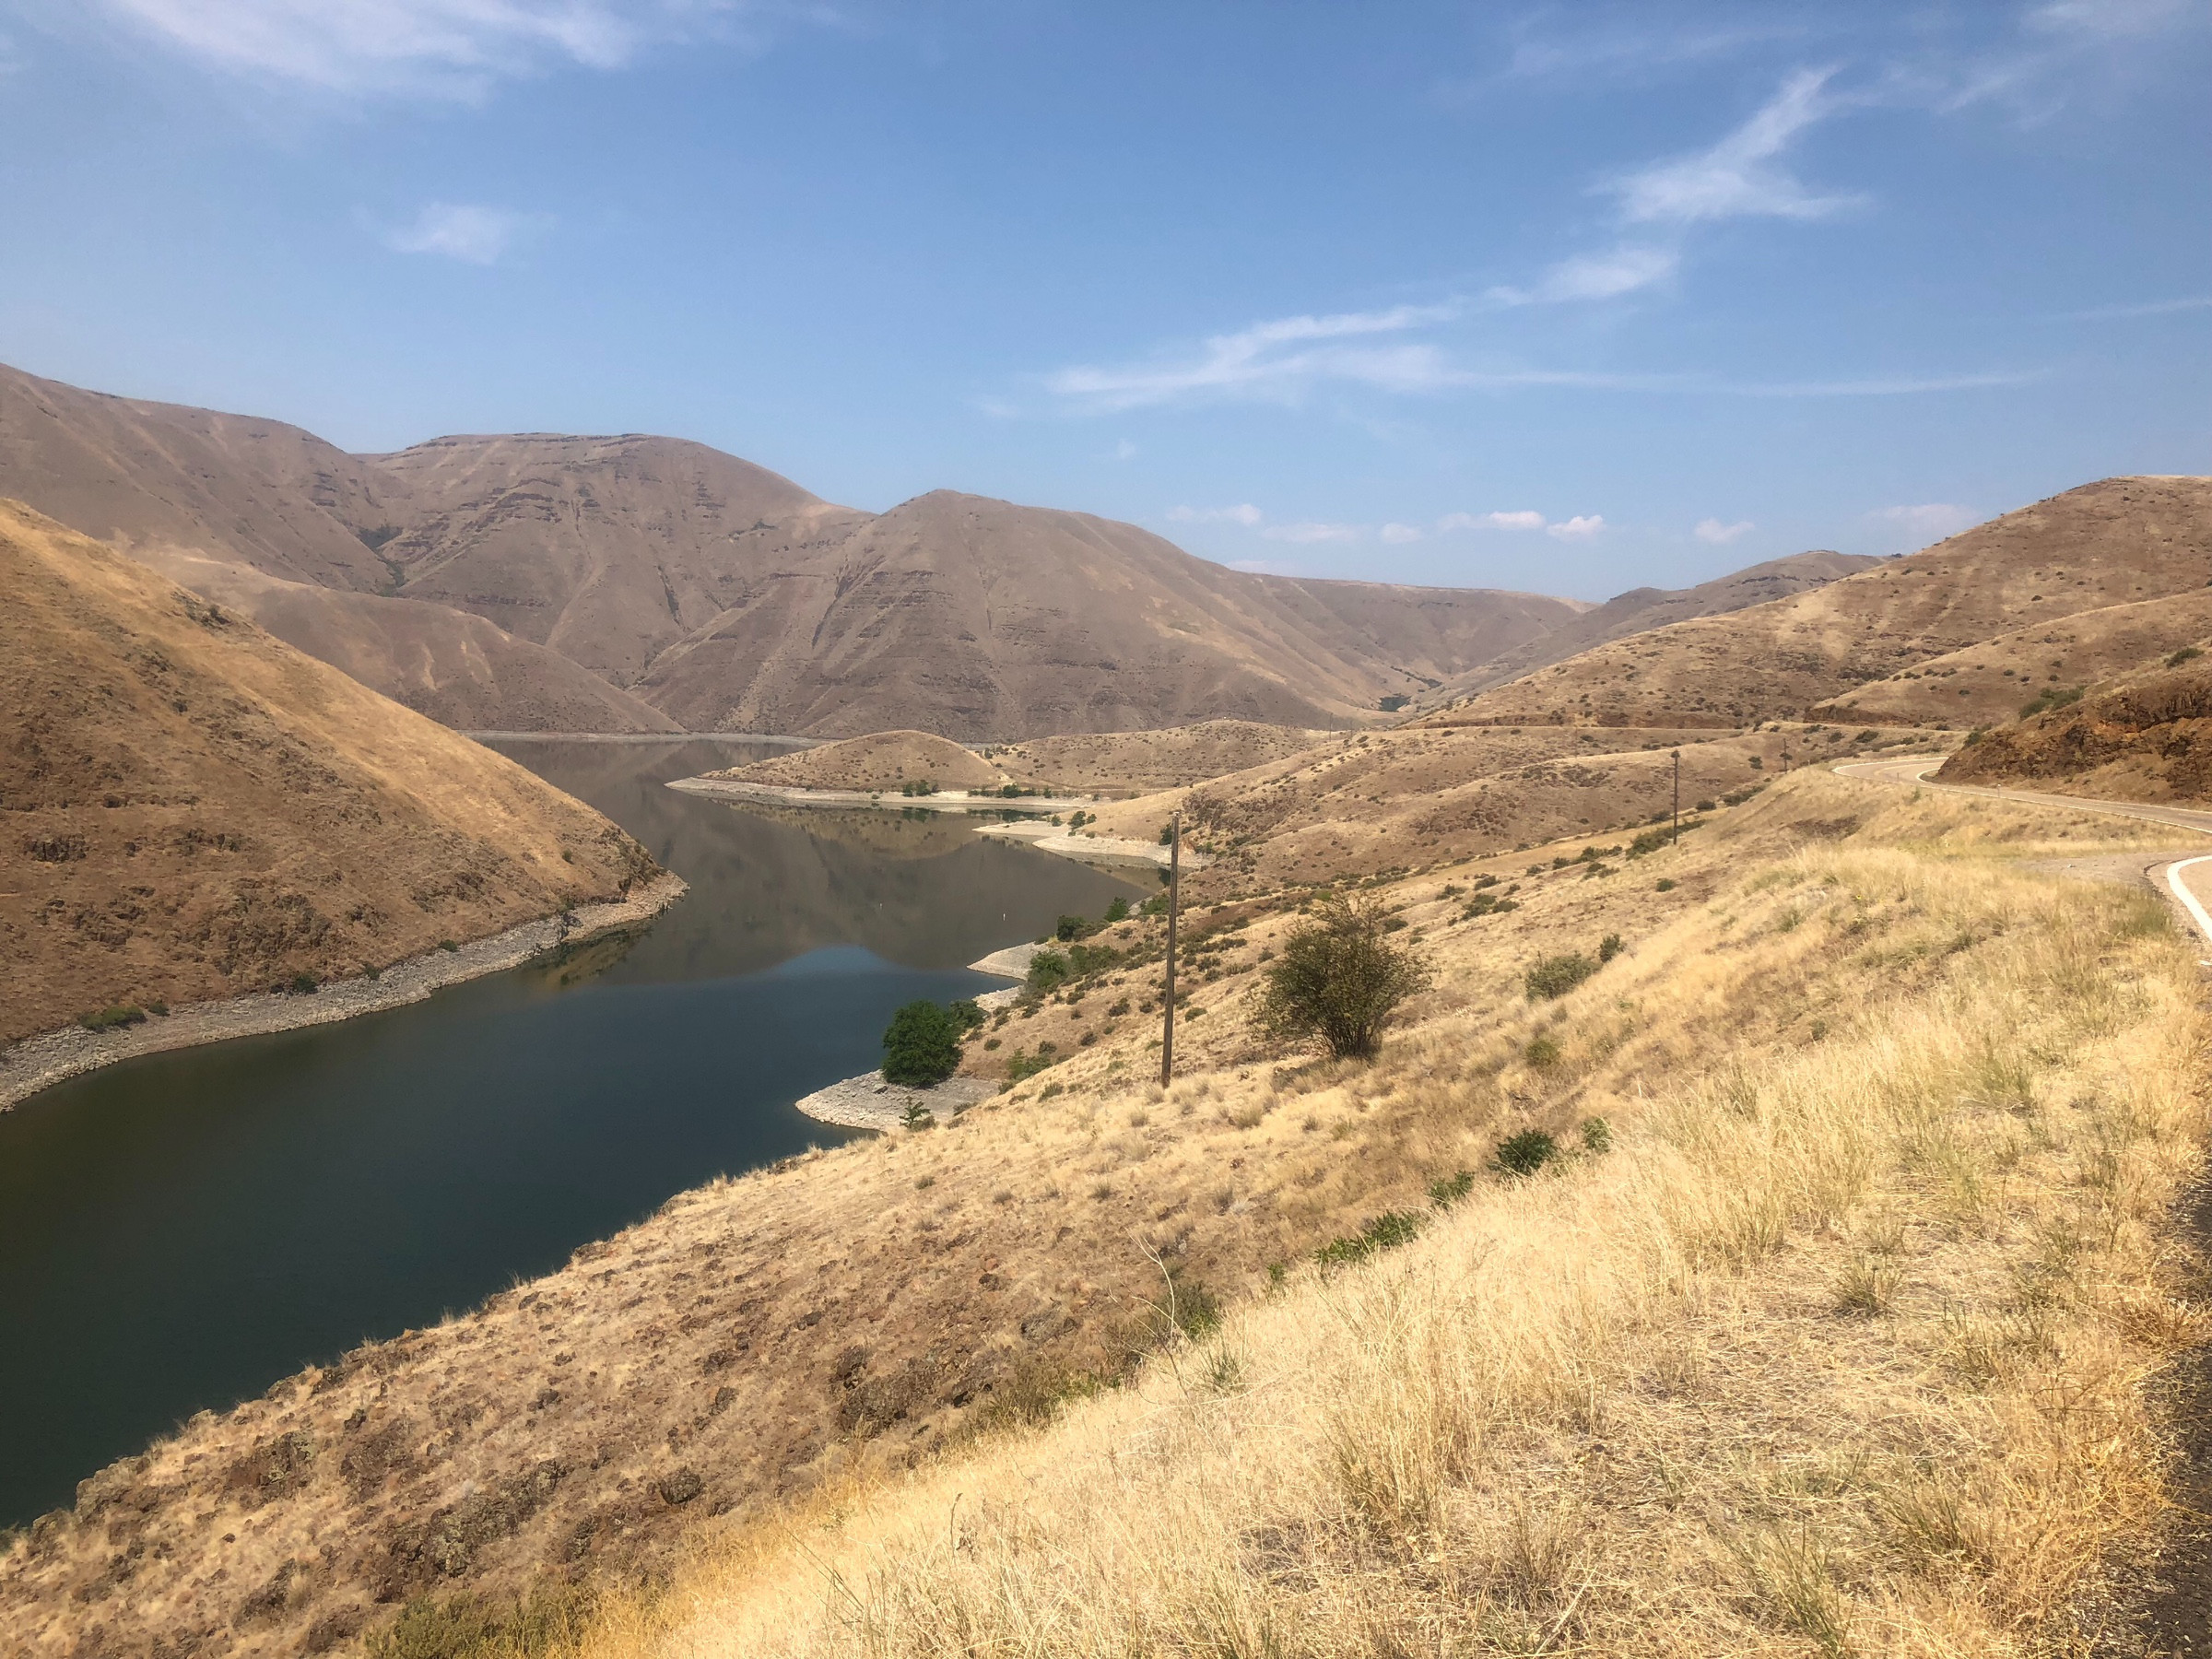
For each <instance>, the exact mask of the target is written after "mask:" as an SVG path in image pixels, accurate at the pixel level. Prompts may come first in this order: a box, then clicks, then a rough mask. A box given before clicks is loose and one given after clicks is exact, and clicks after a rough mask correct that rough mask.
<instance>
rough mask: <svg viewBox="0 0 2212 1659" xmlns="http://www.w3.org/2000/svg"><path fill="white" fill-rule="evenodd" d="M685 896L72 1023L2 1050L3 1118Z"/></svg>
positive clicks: (347, 1011)
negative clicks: (91, 1079)
mask: <svg viewBox="0 0 2212 1659" xmlns="http://www.w3.org/2000/svg"><path fill="white" fill-rule="evenodd" d="M688 890H689V888H688V885H687V884H686V882H685V881H684V878H683V877H680V876H678V875H677V874H676V873H675V872H674V871H666V872H664V873H663V874H662V876H661V877H659V879H657V880H655V881H653V882H651V883H649V884H648V885H647V886H646V887H644V888H642V889H641V890H640V891H639V892H638V893H637V894H636V895H634V896H632V897H630V898H627V899H618V900H609V901H607V902H605V903H600V904H585V905H579V906H578V907H577V908H576V909H575V910H574V911H572V912H569V913H570V914H572V915H573V916H574V917H575V918H576V923H575V925H574V926H572V927H571V928H570V930H569V933H568V936H567V937H566V938H565V939H564V938H562V937H561V935H560V917H559V915H558V914H555V915H551V916H541V917H539V918H538V919H537V920H536V921H535V922H524V923H523V924H521V925H519V926H516V927H510V928H508V929H506V930H505V931H504V932H502V933H496V934H492V935H488V937H485V938H481V939H475V940H472V941H470V942H469V943H468V944H465V945H464V946H462V947H461V948H460V949H458V950H439V949H431V950H428V951H425V952H424V953H423V954H422V955H420V956H417V957H410V958H408V959H406V961H404V962H395V963H394V964H393V965H392V966H391V967H389V968H387V969H385V970H384V971H382V973H381V974H380V975H378V976H377V977H376V978H375V979H370V978H369V977H367V976H366V975H357V976H356V977H355V978H352V979H347V980H338V981H336V982H333V983H331V984H327V985H324V986H323V987H322V988H320V989H319V990H316V991H312V992H306V993H293V992H273V991H260V992H253V993H251V994H247V995H244V996H226V997H217V998H213V999H211V1000H209V1001H206V1002H196V1003H186V1004H184V1005H182V1006H179V1007H177V1008H173V1009H171V1011H170V1012H169V1013H167V1014H157V1015H151V1016H149V1017H148V1018H147V1020H146V1021H145V1023H144V1024H141V1025H134V1026H125V1027H124V1028H122V1029H121V1030H112V1031H88V1030H85V1029H84V1028H83V1027H82V1026H74V1025H72V1026H61V1027H58V1028H57V1029H55V1030H50V1031H41V1032H39V1033H38V1034H37V1035H35V1036H31V1037H26V1038H24V1039H23V1040H22V1041H19V1042H17V1043H15V1044H14V1045H12V1046H11V1047H9V1048H7V1049H6V1050H5V1051H0V1112H12V1111H13V1110H14V1109H15V1108H16V1107H17V1106H18V1104H19V1103H21V1102H22V1101H24V1100H29V1098H30V1097H31V1096H33V1095H35V1094H39V1093H41V1091H43V1090H45V1089H48V1088H53V1086H54V1085H55V1084H57V1083H63V1082H66V1081H67V1080H68V1079H69V1078H71V1077H82V1076H83V1075H84V1074H85V1073H87V1072H90V1071H98V1070H99V1069H100V1067H101V1066H103V1065H114V1064H115V1063H116V1062H117V1061H119V1060H132V1059H135V1058H137V1057H138V1056H139V1055H141V1054H159V1053H167V1052H168V1051H170V1050H171V1049H182V1048H197V1047H199V1046H200V1045H202V1044H203V1043H209V1042H222V1041H227V1040H228V1039H229V1038H232V1037H262V1036H267V1035H269V1034H270V1033H272V1032H276V1031H291V1030H300V1029H301V1028H302V1027H305V1026H312V1025H330V1024H333V1023H335V1021H338V1020H341V1019H351V1018H354V1017H355V1016H356V1015H359V1014H374V1013H377V1012H379V1011H381V1010H382V1009H385V1008H396V1007H401V1006H405V1005H406V1004H408V1003H413V1002H420V1001H422V1000H423V999H424V998H425V997H428V996H429V995H430V994H432V993H433V992H437V991H441V990H443V989H444V988H445V987H446V986H448V985H455V984H459V983H460V982H463V981H464V980H472V979H482V978H483V977H484V976H485V975H487V974H492V973H501V972H504V971H506V970H508V969H510V968H519V967H521V966H522V965H523V964H524V962H527V961H529V960H530V959H532V958H533V957H536V956H540V955H542V954H544V953H545V952H546V951H547V950H551V949H553V948H555V947H558V946H560V945H564V944H567V945H578V944H582V942H583V941H585V940H586V939H593V938H597V937H599V936H600V935H604V934H610V933H617V932H619V931H620V930H621V929H623V928H626V927H629V926H633V925H635V924H638V923H640V922H644V921H647V920H650V919H651V918H652V917H654V916H657V915H659V914H660V913H661V912H663V911H665V910H666V909H667V908H668V907H669V906H670V905H671V904H674V903H675V902H676V901H677V900H678V899H680V898H682V897H683V896H684V894H685V893H686V892H687V891H688Z"/></svg>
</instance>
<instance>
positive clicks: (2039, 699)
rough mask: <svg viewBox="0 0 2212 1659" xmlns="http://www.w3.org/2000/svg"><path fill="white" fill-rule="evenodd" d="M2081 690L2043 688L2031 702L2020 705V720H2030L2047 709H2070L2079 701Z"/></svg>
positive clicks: (2078, 688)
mask: <svg viewBox="0 0 2212 1659" xmlns="http://www.w3.org/2000/svg"><path fill="white" fill-rule="evenodd" d="M2082 690H2083V688H2082V687H2080V686H2073V687H2067V688H2061V687H2058V686H2045V687H2044V688H2042V689H2041V691H2038V692H2037V693H2036V694H2035V697H2034V699H2033V700H2032V701H2030V702H2024V703H2022V704H2021V705H2020V718H2021V719H2022V720H2032V719H2033V718H2034V717H2035V716H2036V715H2038V714H2041V713H2042V712H2044V711H2045V710H2047V709H2065V708H2070V707H2072V706H2073V705H2074V704H2075V703H2077V702H2079V701H2080V700H2081V693H2082Z"/></svg>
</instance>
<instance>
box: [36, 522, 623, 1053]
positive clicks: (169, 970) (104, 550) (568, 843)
mask: <svg viewBox="0 0 2212 1659" xmlns="http://www.w3.org/2000/svg"><path fill="white" fill-rule="evenodd" d="M0 582H5V587H6V593H7V595H8V604H7V605H6V606H5V607H0V710H5V711H6V733H5V736H4V737H0V823H4V825H5V828H4V829H0V838H4V839H0V980H4V981H5V982H6V985H7V987H8V995H7V997H6V1001H5V1003H4V1004H0V1041H12V1040H14V1039H17V1038H20V1037H23V1036H27V1035H29V1034H30V1033H32V1032H35V1031H40V1030H48V1029H51V1028H53V1027H55V1026H60V1025H65V1024H67V1023H68V1022H69V1021H70V1020H72V1019H75V1018H78V1017H79V1016H81V1015H84V1014H88V1013H92V1012H96V1011H98V1010H100V1009H101V1008H104V1007H107V1006H111V1005H117V1004H126V1003H127V1004H135V1005H138V1006H150V1005H152V1004H155V1003H182V1002H187V1001H193V1000H196V999H200V998H206V997H217V996H223V995H228V994H236V993H240V992H245V991H261V990H266V989H268V988H270V987H271V986H273V985H283V984H287V983H288V982H290V981H291V980H292V978H293V976H294V975H296V974H300V973H306V974H311V975H312V976H314V977H315V978H317V979H329V978H336V977H341V976H345V975H350V974H355V973H359V972H360V971H362V970H363V969H365V968H369V967H382V966H383V965H385V964H388V963H391V962H394V961H396V960H400V959H405V958H406V957H410V956H415V955H418V954H419V953H421V952H422V951H425V950H429V949H431V948H434V947H436V946H437V945H438V944H439V942H440V941H441V940H443V939H448V938H451V939H456V940H460V939H468V938H475V937H477V936H480V935H486V934H491V933H497V932H499V931H500V930H502V929H504V928H507V927H512V926H513V925H515V924H518V923H520V922H524V921H526V920H529V919H531V918H533V917H536V916H542V915H546V914H548V913H550V912H554V911H558V910H560V909H563V908H565V907H567V906H570V905H572V904H576V903H579V902H582V901H584V900H594V899H605V898H612V897H614V896H615V895H616V894H617V893H618V892H619V891H620V890H622V889H623V888H627V887H628V886H629V884H630V883H631V882H633V881H634V880H635V879H637V878H638V877H641V876H642V875H644V874H646V873H648V872H650V871H651V870H652V868H653V862H652V860H651V859H650V858H648V857H647V856H646V854H645V853H644V850H643V849H642V848H641V847H639V846H638V845H637V843H636V842H634V841H631V840H630V839H629V837H628V836H626V835H624V834H623V833H622V832H621V831H620V830H617V829H616V828H615V827H614V825H612V824H610V823H609V822H607V821H606V819H605V818H602V817H600V816H599V814H597V813H596V812H594V811H592V810H591V809H590V808H589V807H587V806H582V804H581V803H579V802H576V801H572V800H571V799H570V798H569V797H568V796H566V795H564V794H560V793H559V791H557V790H555V789H553V788H552V787H551V786H549V785H548V784H546V783H543V782H539V781H538V780H537V779H536V778H535V777H533V776H532V775H531V774H530V773H529V772H527V771H524V770H523V769H522V768H521V767H519V766H517V765H515V764H514V763H513V762H512V761H510V760H508V759H504V758H502V757H501V756H499V755H495V754H493V753H492V752H491V751H490V750H488V749H486V748H482V747H478V746H477V745H476V744H474V743H471V742H469V741H468V740H467V739H466V738H464V737H461V736H459V735H455V734H454V733H453V732H451V731H448V730H447V729H446V728H445V727H443V726H441V725H439V724H436V723H434V722H432V721H429V720H426V719H424V718H423V717H422V716H421V715H419V714H416V713H413V712H409V711H408V710H406V709H403V708H401V707H400V706H399V705H398V704H396V703H394V702H391V701H389V700H386V699H384V698H382V697H380V696H378V695H377V694H376V693H375V692H373V691H371V690H369V689H368V688H366V687H364V686H362V685H360V684H359V682H358V681H355V680H353V679H350V678H348V677H347V676H345V675H343V674H340V673H339V672H337V671H336V670H335V669H334V668H330V667H328V666H326V665H324V664H322V663H318V662H316V661H315V660H313V659H312V658H311V657H308V656H305V655H303V654H301V653H300V652H297V651H295V650H293V649H292V648H291V647H290V646H288V645H286V644H284V643H282V642H281V641H277V640H276V639H273V638H271V637H270V636H269V635H267V634H265V633H264V632H262V631H261V630H260V629H257V628H255V627H253V625H252V624H251V623H248V622H245V621H242V620H240V619H238V618H234V617H232V616H231V615H230V614H229V613H228V612H226V611H224V610H222V609H221V608H220V607H219V606H213V605H210V604H208V603H207V602H206V601H204V600H202V599H200V598H198V597H197V596H196V595H194V594H191V593H189V592H188V591H186V590H185V589H182V588H180V587H178V586H176V585H175V584H174V583H173V582H170V581H168V580H167V579H166V578H164V577H162V576H160V575H159V574H158V573H156V572H155V571H151V570H149V569H147V567H146V566H144V565H141V564H138V563H137V562H135V561H134V560H132V559H127V558H125V557H124V556H123V555H122V554H119V553H117V552H115V551H114V550H113V549H112V548H111V547H106V546H104V545H102V544H101V543H99V542H96V541H93V540H91V539H89V538H88V537H86V536H83V535H77V534H76V533H74V532H72V531H70V530H68V529H66V528H65V527H64V526H63V525H60V524H55V523H54V522H53V521H52V520H51V519H47V518H44V517H43V516H41V515H40V514H38V513H36V512H31V511H29V509H28V508H25V507H23V506H21V505H20V504H18V503H15V502H6V503H0Z"/></svg>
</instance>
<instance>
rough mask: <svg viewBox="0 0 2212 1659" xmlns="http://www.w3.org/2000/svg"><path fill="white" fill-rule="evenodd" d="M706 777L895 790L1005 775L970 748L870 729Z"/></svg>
mask: <svg viewBox="0 0 2212 1659" xmlns="http://www.w3.org/2000/svg"><path fill="white" fill-rule="evenodd" d="M707 775H708V776H709V777H714V778H730V779H734V780H735V781H736V782H741V783H772V784H774V785H776V786H777V787H779V788H782V789H876V790H884V789H897V788H899V787H900V785H901V784H904V783H935V785H936V786H937V787H938V788H939V789H988V788H994V787H996V786H997V785H998V784H999V783H1001V782H1005V780H1006V774H1005V773H1004V772H1002V771H1000V770H999V769H998V768H997V767H995V766H994V765H992V764H991V763H990V762H989V761H987V760H985V759H982V758H981V757H980V756H978V755H977V754H976V753H975V752H974V751H973V750H972V749H964V748H962V747H960V746H959V744H957V743H951V742H948V741H947V740H946V739H945V738H943V737H934V736H932V735H930V734H929V733H927V732H871V733H869V734H868V735H866V736H865V737H848V738H846V739H845V740H844V741H843V742H842V743H826V744H824V745H823V746H822V747H820V748H814V749H802V750H800V751H799V752H798V753H797V754H795V755H771V756H770V757H769V758H768V759H765V760H756V761H754V762H753V763H752V764H751V765H749V766H734V767H731V768H730V769H729V770H727V771H718V772H710V773H708V774H707Z"/></svg>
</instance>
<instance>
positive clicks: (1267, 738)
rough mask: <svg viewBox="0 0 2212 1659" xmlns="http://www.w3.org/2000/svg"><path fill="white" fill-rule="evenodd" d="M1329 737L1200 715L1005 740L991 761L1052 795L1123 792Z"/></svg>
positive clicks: (1193, 779)
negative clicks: (1155, 726) (1136, 728)
mask: <svg viewBox="0 0 2212 1659" xmlns="http://www.w3.org/2000/svg"><path fill="white" fill-rule="evenodd" d="M1335 735H1336V734H1335V733H1333V732H1328V731H1323V730H1316V729H1314V728H1311V727H1306V726H1279V725H1262V724H1259V723H1257V722H1255V721H1250V720H1204V721H1200V722H1199V723H1197V724H1195V725H1187V726H1170V727H1168V728H1166V729H1165V730H1161V731H1151V732H1087V733H1079V734H1076V735H1069V736H1065V737H1038V738H1032V739H1031V740H1030V741H1029V742H1027V743H1013V744H1005V745H1001V746H999V747H994V749H992V750H991V759H993V760H994V761H996V762H997V763H998V764H999V765H1001V766H1004V767H1006V768H1007V769H1008V770H1009V771H1013V772H1014V773H1016V774H1017V775H1018V776H1021V777H1025V778H1036V779H1040V780H1042V781H1044V782H1048V783H1050V784H1051V786H1052V787H1053V792H1054V793H1059V792H1061V791H1074V792H1077V793H1079V794H1130V793H1135V792H1145V793H1149V792H1152V791H1156V790H1162V789H1179V788H1183V787H1187V786H1188V785H1190V784H1193V783H1203V782H1206V780H1207V779H1208V778H1218V777H1221V776H1223V775H1224V774H1225V773H1229V772H1241V771H1246V770H1247V769H1249V768H1251V767H1254V766H1265V765H1266V764H1268V763H1269V762H1271V761H1276V760H1281V759H1286V758H1288V756H1291V755H1295V754H1299V753H1300V752H1301V751H1303V750H1306V749H1310V748H1312V747H1314V746H1315V745H1316V744H1321V743H1326V742H1329V741H1331V740H1332V739H1334V738H1335Z"/></svg>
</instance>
